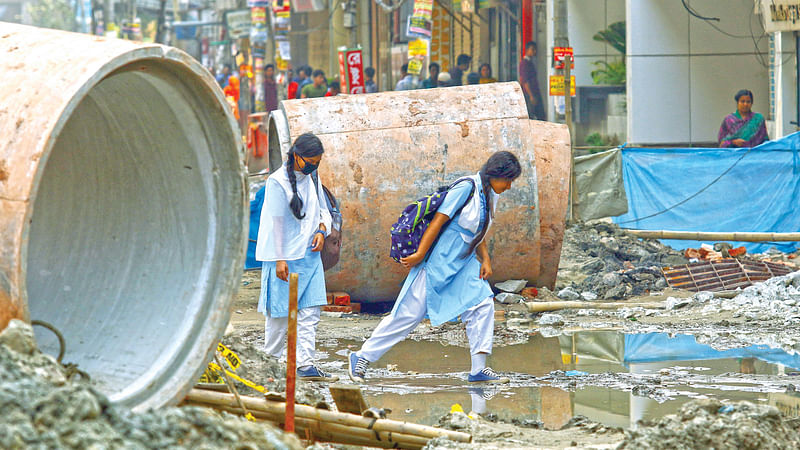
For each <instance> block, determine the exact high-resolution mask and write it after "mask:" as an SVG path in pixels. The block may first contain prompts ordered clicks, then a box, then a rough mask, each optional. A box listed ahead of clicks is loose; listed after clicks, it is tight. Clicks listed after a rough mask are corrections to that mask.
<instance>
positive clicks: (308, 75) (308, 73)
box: [297, 66, 322, 98]
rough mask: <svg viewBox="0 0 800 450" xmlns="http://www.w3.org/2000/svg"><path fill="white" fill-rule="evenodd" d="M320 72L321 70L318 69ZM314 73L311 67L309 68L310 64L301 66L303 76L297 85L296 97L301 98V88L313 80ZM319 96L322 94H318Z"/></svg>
mask: <svg viewBox="0 0 800 450" xmlns="http://www.w3.org/2000/svg"><path fill="white" fill-rule="evenodd" d="M320 72H322V71H321V70H320ZM314 73H315V72H314V71H313V69H311V66H305V67H303V74H304V75H305V77H304V78H303V80H302V81H300V83H299V84H298V86H297V98H303V89H304V88H305V87H306V86H308V85H309V84H312V83H313V82H314ZM320 97H322V96H321V95H320Z"/></svg>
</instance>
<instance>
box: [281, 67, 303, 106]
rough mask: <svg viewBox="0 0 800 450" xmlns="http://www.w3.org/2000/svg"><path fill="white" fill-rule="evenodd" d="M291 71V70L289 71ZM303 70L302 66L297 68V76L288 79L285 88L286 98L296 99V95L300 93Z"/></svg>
mask: <svg viewBox="0 0 800 450" xmlns="http://www.w3.org/2000/svg"><path fill="white" fill-rule="evenodd" d="M290 71H291V69H290ZM305 73H306V72H305V68H303V67H302V66H300V67H298V68H297V76H296V77H294V78H290V80H291V81H290V82H289V86H288V87H287V88H286V98H287V99H293V98H297V95H298V94H299V91H300V83H302V82H303V80H305V78H306V77H305Z"/></svg>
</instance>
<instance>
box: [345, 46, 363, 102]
mask: <svg viewBox="0 0 800 450" xmlns="http://www.w3.org/2000/svg"><path fill="white" fill-rule="evenodd" d="M339 83H340V84H341V89H342V91H343V92H345V93H348V94H363V93H364V92H366V91H365V85H364V63H363V61H362V59H361V49H346V48H341V49H339Z"/></svg>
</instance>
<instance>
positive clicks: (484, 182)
mask: <svg viewBox="0 0 800 450" xmlns="http://www.w3.org/2000/svg"><path fill="white" fill-rule="evenodd" d="M480 173H481V189H482V190H483V196H484V198H485V199H486V201H485V202H483V214H484V217H485V218H486V219H485V220H484V221H483V227H482V228H481V231H480V233H478V235H477V236H475V239H473V240H472V242H470V243H469V248H468V249H467V251H465V252H464V254H462V255H461V257H462V258H466V257H467V256H469V255H470V254H471V253H472V252H473V251H474V250H475V247H477V246H478V244H480V243H481V241H482V240H483V238H484V237H486V232H487V231H488V230H489V220H491V218H490V217H489V212H490V211H493V208H492V196H491V195H490V192H491V189H492V185H491V184H490V183H489V175H488V174H487V173H486V168H485V167H484V168H483V169H481V172H480ZM473 195H480V193H479V192H475V194H473Z"/></svg>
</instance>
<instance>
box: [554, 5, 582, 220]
mask: <svg viewBox="0 0 800 450" xmlns="http://www.w3.org/2000/svg"><path fill="white" fill-rule="evenodd" d="M567 14H568V12H567V0H556V3H555V17H554V19H555V20H554V22H555V23H554V30H553V32H554V38H555V39H554V40H553V41H554V42H553V44H554V45H555V46H556V47H569V28H568V26H569V22H568V16H567ZM571 72H572V61H571V59H570V58H569V57H567V58H564V69H563V70H562V74H563V75H564V122H565V123H566V125H567V129H569V142H570V146H569V147H570V153H571V161H570V179H569V184H570V189H569V190H570V219H571V221H572V222H575V221H577V220H578V212H577V207H578V186H577V184H576V183H575V146H574V145H573V144H572V142H573V141H572V96H571V93H572V76H571V75H572V74H571Z"/></svg>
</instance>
